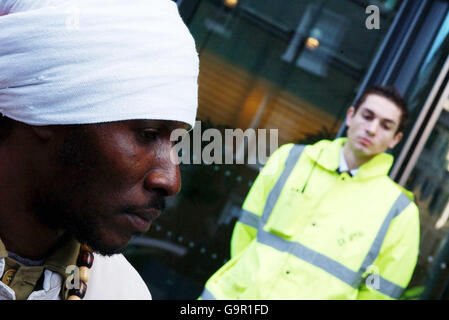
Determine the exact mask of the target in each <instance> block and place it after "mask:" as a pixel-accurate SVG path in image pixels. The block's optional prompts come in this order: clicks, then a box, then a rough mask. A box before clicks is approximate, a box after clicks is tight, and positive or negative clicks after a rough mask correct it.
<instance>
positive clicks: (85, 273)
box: [66, 244, 94, 300]
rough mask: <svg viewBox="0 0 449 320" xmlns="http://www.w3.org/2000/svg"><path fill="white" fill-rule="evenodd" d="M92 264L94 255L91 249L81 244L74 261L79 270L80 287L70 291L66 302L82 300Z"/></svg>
mask: <svg viewBox="0 0 449 320" xmlns="http://www.w3.org/2000/svg"><path fill="white" fill-rule="evenodd" d="M93 262H94V255H93V251H92V249H91V248H89V247H88V246H86V245H84V244H82V245H81V247H80V251H79V254H78V259H77V261H76V265H77V266H78V268H79V277H80V287H79V289H75V288H73V289H70V290H69V292H68V298H67V300H81V299H83V298H84V296H85V295H86V291H87V282H88V281H89V277H90V268H91V267H92V264H93ZM66 286H67V284H66Z"/></svg>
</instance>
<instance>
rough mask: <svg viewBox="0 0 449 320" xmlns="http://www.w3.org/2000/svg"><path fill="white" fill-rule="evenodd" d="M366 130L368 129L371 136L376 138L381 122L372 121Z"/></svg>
mask: <svg viewBox="0 0 449 320" xmlns="http://www.w3.org/2000/svg"><path fill="white" fill-rule="evenodd" d="M365 128H366V132H367V133H368V134H369V135H371V136H374V135H376V132H377V129H378V128H379V121H377V120H372V121H370V122H368V123H367V125H366V127H365Z"/></svg>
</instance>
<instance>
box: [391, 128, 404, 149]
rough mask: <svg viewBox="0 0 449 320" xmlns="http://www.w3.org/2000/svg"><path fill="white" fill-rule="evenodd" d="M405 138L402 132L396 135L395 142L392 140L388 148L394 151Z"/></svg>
mask: <svg viewBox="0 0 449 320" xmlns="http://www.w3.org/2000/svg"><path fill="white" fill-rule="evenodd" d="M403 136H404V134H403V133H402V132H398V133H396V135H395V136H394V138H393V140H391V142H390V144H389V145H388V147H389V148H390V149H393V148H394V147H395V146H396V145H397V144H398V143H399V141H401V139H402V137H403Z"/></svg>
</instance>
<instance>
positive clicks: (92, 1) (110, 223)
mask: <svg viewBox="0 0 449 320" xmlns="http://www.w3.org/2000/svg"><path fill="white" fill-rule="evenodd" d="M0 31H1V32H0V70H1V72H0V112H1V114H2V118H1V120H0V159H1V160H0V175H1V177H2V178H1V179H0V278H1V282H0V299H30V300H32V299H67V298H70V299H77V298H84V299H151V295H150V293H149V291H148V289H147V287H146V285H145V283H144V282H143V280H142V279H141V277H140V276H139V275H138V273H137V272H136V270H134V268H133V267H132V266H131V265H130V264H129V263H128V262H127V261H126V259H125V258H124V257H123V255H121V254H120V252H121V251H122V250H123V249H124V248H125V247H126V246H127V244H128V242H129V240H130V238H131V237H132V236H133V235H136V234H140V233H143V232H145V231H147V230H148V228H149V225H150V223H151V221H152V220H153V219H154V218H155V217H157V215H158V214H159V213H160V212H161V211H162V209H163V207H164V198H165V197H166V196H170V195H174V194H176V193H177V192H178V191H179V189H180V175H179V168H178V167H177V165H176V164H175V163H174V162H173V161H171V159H172V158H171V154H172V149H173V148H172V144H173V142H172V141H170V134H171V132H172V131H173V130H175V129H177V128H183V127H192V126H193V124H194V121H195V116H196V108H197V77H198V56H197V53H196V49H195V43H194V41H193V38H192V36H191V35H190V33H189V31H188V29H187V27H186V26H185V25H184V23H183V21H182V19H181V18H180V16H179V13H178V11H177V6H176V4H175V3H174V2H172V1H171V0H129V1H126V2H125V1H120V0H78V1H74V0H73V1H70V0H40V1H34V0H0ZM92 260H93V263H92ZM74 265H77V266H78V267H79V268H75V269H74V268H72V267H74ZM71 266H72V267H71ZM67 267H69V268H67ZM73 270H75V271H73ZM70 272H74V273H73V274H74V276H73V278H74V281H72V282H69V281H65V277H67V276H68V275H69V274H70ZM78 272H79V278H80V280H81V281H78ZM86 283H87V286H86Z"/></svg>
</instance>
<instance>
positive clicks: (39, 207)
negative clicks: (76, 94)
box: [33, 126, 165, 256]
mask: <svg viewBox="0 0 449 320" xmlns="http://www.w3.org/2000/svg"><path fill="white" fill-rule="evenodd" d="M85 132H86V131H85V127H83V126H79V127H78V126H77V127H74V128H73V130H72V131H71V133H70V134H68V136H67V137H66V138H65V140H64V143H63V145H62V146H61V149H60V150H59V152H58V159H57V162H58V163H59V165H60V168H61V169H62V170H61V171H60V172H59V174H61V175H64V179H63V180H64V181H66V182H67V181H68V183H64V184H63V185H62V186H61V185H58V187H52V186H47V187H43V188H41V190H43V191H41V192H39V193H37V194H35V196H34V200H33V209H34V212H35V214H36V217H37V219H38V220H39V221H40V222H41V223H42V224H43V225H45V226H47V227H49V228H51V229H53V230H55V231H61V232H64V234H66V235H69V236H70V235H71V236H73V237H74V238H75V239H76V240H78V241H79V242H80V243H83V244H86V245H88V246H89V247H90V248H91V249H92V250H93V251H95V252H97V253H99V254H102V255H106V256H110V255H113V254H117V253H120V252H122V251H123V250H124V249H125V248H126V245H127V244H126V245H124V246H121V247H117V246H111V245H108V244H107V243H105V242H104V241H103V239H102V238H101V232H100V231H101V230H100V226H99V224H98V221H97V219H96V218H97V217H98V216H99V214H98V213H99V212H100V213H101V212H107V211H106V209H104V210H103V208H101V206H100V205H99V204H98V203H96V199H95V194H94V193H93V192H91V193H89V192H88V190H90V189H89V186H90V185H91V184H92V181H93V179H94V175H93V173H94V172H95V171H96V166H97V164H96V163H95V160H94V159H95V157H93V156H92V154H93V153H92V148H89V145H88V141H89V139H88V137H87V136H86V134H85ZM57 178H58V176H56V177H55V179H57ZM50 190H51V191H50ZM80 194H81V195H85V197H81V198H79V197H77V196H78V195H80ZM111 197H113V195H111ZM147 207H148V208H156V209H158V210H161V211H162V210H163V209H164V207H165V199H164V197H162V196H157V197H155V198H153V199H152V201H151V203H149V204H148V205H147ZM128 209H132V208H128V207H122V208H119V209H117V211H119V212H127V211H128ZM119 212H116V213H110V214H118V213H119ZM136 235H141V233H137V232H136V233H135V234H133V235H132V236H136ZM130 236H131V235H130Z"/></svg>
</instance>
